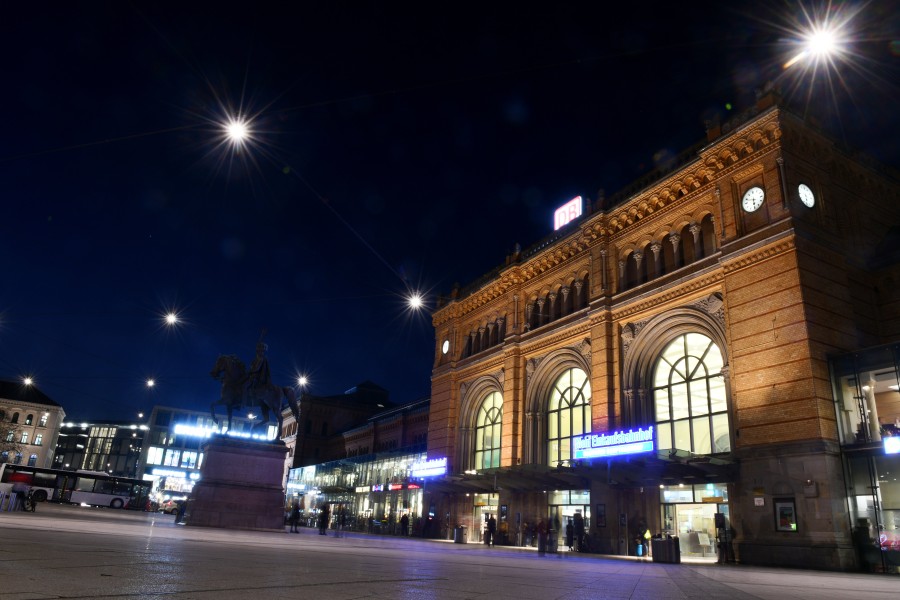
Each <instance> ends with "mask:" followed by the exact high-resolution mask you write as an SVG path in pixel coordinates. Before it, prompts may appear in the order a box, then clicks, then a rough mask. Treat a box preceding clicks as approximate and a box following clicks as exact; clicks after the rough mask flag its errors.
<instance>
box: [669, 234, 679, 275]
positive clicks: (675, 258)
mask: <svg viewBox="0 0 900 600" xmlns="http://www.w3.org/2000/svg"><path fill="white" fill-rule="evenodd" d="M669 242H671V243H672V252H673V255H672V263H673V266H674V267H675V268H676V269H678V268H680V267H681V265H682V262H681V235H679V234H677V233H670V234H669Z"/></svg>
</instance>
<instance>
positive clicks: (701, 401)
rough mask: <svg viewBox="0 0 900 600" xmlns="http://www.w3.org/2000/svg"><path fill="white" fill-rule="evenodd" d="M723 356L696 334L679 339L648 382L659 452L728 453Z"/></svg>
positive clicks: (728, 432) (728, 441)
mask: <svg viewBox="0 0 900 600" xmlns="http://www.w3.org/2000/svg"><path fill="white" fill-rule="evenodd" d="M723 364H724V363H723V359H722V351H721V350H720V349H719V347H718V346H716V344H715V343H714V342H713V341H712V340H711V339H709V338H708V337H706V336H705V335H702V334H699V333H688V334H686V335H681V336H678V337H677V338H676V339H675V340H674V341H673V342H672V343H671V344H669V345H668V346H667V347H666V349H665V350H664V351H663V353H662V356H660V358H659V362H658V363H657V365H656V372H655V374H654V377H653V382H654V384H653V385H654V387H653V400H654V406H655V408H656V427H657V439H658V440H659V449H660V450H666V449H671V448H675V449H678V450H687V451H689V452H693V453H694V454H715V453H717V452H729V451H730V450H731V435H730V430H729V425H728V406H727V402H726V397H725V379H724V377H723V376H722V366H723Z"/></svg>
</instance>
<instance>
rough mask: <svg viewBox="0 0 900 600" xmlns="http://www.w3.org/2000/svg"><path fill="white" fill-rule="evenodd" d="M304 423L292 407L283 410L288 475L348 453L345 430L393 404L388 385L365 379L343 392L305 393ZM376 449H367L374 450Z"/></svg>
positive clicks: (300, 402)
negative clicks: (293, 470)
mask: <svg viewBox="0 0 900 600" xmlns="http://www.w3.org/2000/svg"><path fill="white" fill-rule="evenodd" d="M297 404H298V406H299V409H300V423H298V422H297V420H296V419H295V418H294V415H292V414H291V411H290V410H289V409H284V411H283V412H282V430H281V439H282V440H283V441H284V443H285V445H286V446H287V448H288V455H287V458H286V460H285V476H287V472H288V471H289V470H290V469H293V468H295V467H302V466H307V465H314V464H318V463H324V462H328V461H331V460H336V459H340V458H343V457H344V456H346V448H345V446H344V440H343V438H342V435H341V434H342V432H344V431H347V430H348V429H350V428H353V427H356V426H357V425H359V424H360V423H365V421H366V419H368V418H369V417H371V416H372V415H374V414H377V413H379V412H382V411H384V410H385V409H387V408H390V407H392V406H394V405H393V403H391V401H390V394H389V393H388V391H387V390H385V389H384V388H382V387H380V386H378V385H376V384H374V383H372V382H371V381H364V382H362V383H359V384H357V385H355V386H354V387H352V388H350V389H348V390H347V391H345V392H344V393H343V394H335V395H333V396H316V395H314V394H309V393H305V392H304V393H301V394H300V397H299V398H298V401H297ZM371 451H372V449H369V450H367V452H371Z"/></svg>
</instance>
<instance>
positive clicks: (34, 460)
mask: <svg viewBox="0 0 900 600" xmlns="http://www.w3.org/2000/svg"><path fill="white" fill-rule="evenodd" d="M36 464H37V454H32V455H31V456H29V457H28V466H29V467H33V466H35V465H36Z"/></svg>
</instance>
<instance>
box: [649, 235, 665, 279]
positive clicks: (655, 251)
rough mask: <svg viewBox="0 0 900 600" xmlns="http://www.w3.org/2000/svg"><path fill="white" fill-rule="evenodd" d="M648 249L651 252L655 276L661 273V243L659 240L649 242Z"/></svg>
mask: <svg viewBox="0 0 900 600" xmlns="http://www.w3.org/2000/svg"><path fill="white" fill-rule="evenodd" d="M650 250H651V251H652V252H653V271H654V275H655V276H656V277H659V276H660V275H662V264H660V262H659V257H660V250H662V244H660V243H659V242H653V243H652V244H650Z"/></svg>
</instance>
